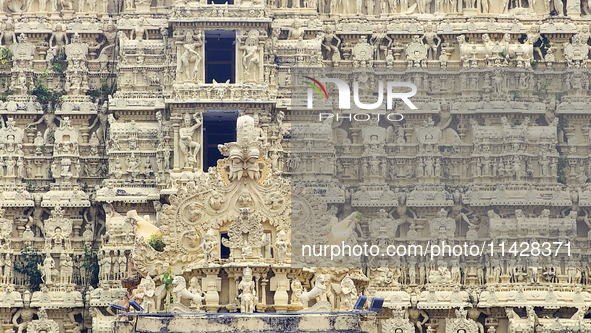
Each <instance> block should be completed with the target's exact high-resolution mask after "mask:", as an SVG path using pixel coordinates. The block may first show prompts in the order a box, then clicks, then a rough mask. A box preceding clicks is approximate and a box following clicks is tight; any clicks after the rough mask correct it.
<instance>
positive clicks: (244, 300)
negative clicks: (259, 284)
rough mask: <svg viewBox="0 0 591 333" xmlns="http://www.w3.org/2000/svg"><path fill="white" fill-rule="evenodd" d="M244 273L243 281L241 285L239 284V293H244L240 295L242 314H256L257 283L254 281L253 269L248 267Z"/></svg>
mask: <svg viewBox="0 0 591 333" xmlns="http://www.w3.org/2000/svg"><path fill="white" fill-rule="evenodd" d="M242 273H243V276H242V281H240V284H238V291H242V293H241V294H240V312H242V313H252V312H254V306H255V300H256V290H255V283H254V281H253V279H252V269H250V268H249V267H246V268H244V270H243V271H242Z"/></svg>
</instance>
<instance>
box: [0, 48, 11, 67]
mask: <svg viewBox="0 0 591 333" xmlns="http://www.w3.org/2000/svg"><path fill="white" fill-rule="evenodd" d="M11 61H12V52H10V50H9V49H2V51H0V64H2V65H5V64H7V63H9V62H11Z"/></svg>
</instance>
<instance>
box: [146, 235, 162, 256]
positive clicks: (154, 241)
mask: <svg viewBox="0 0 591 333" xmlns="http://www.w3.org/2000/svg"><path fill="white" fill-rule="evenodd" d="M148 244H150V246H151V247H152V248H153V249H154V250H156V251H158V252H162V251H164V247H165V246H166V244H164V241H163V240H162V234H161V233H156V232H155V233H152V234H150V236H148Z"/></svg>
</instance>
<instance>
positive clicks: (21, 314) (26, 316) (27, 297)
mask: <svg viewBox="0 0 591 333" xmlns="http://www.w3.org/2000/svg"><path fill="white" fill-rule="evenodd" d="M23 304H24V307H23V308H22V309H19V310H18V311H17V312H16V313H15V314H14V316H13V317H12V325H13V326H14V327H16V328H18V331H17V333H22V332H23V331H26V330H27V326H28V325H29V324H30V323H31V321H33V316H35V314H37V311H36V310H35V309H31V306H30V305H31V293H30V292H29V291H28V290H27V291H26V292H25V293H24V294H23ZM19 319H20V320H21V322H20V324H19V322H18V321H19Z"/></svg>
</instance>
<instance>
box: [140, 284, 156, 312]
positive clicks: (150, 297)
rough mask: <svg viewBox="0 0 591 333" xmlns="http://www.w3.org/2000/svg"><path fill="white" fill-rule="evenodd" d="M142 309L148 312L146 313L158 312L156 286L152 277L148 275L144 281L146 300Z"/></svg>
mask: <svg viewBox="0 0 591 333" xmlns="http://www.w3.org/2000/svg"><path fill="white" fill-rule="evenodd" d="M142 307H143V308H144V309H145V310H146V313H155V312H156V284H155V283H154V280H152V277H151V276H150V275H148V276H147V277H146V280H145V281H144V298H143V302H142Z"/></svg>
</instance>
